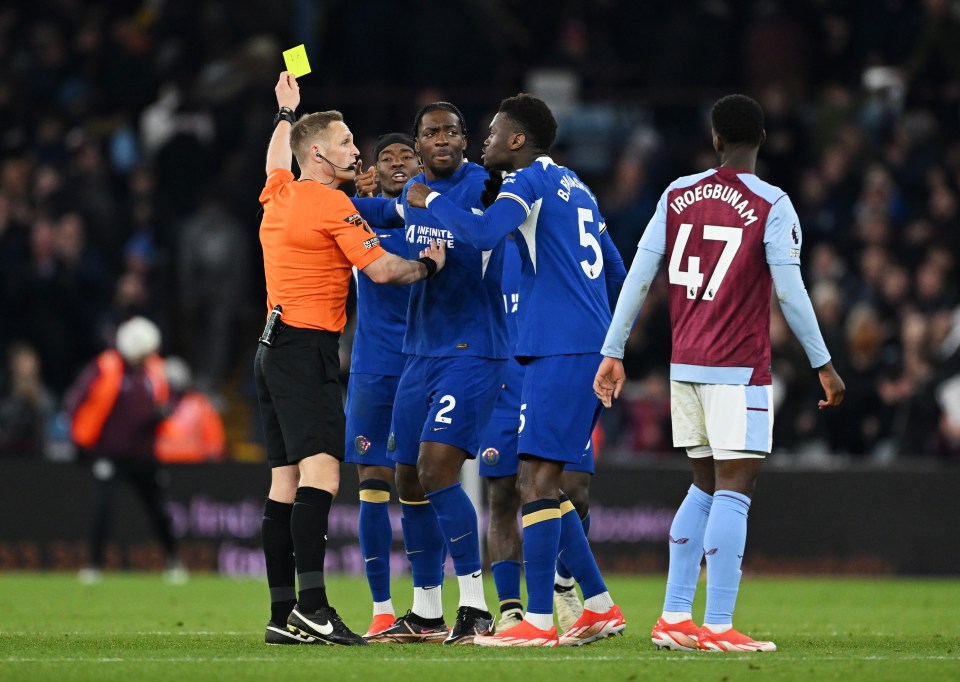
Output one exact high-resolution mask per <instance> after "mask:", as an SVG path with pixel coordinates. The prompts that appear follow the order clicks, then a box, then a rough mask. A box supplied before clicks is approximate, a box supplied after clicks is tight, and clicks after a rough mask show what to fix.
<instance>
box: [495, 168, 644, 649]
mask: <svg viewBox="0 0 960 682" xmlns="http://www.w3.org/2000/svg"><path fill="white" fill-rule="evenodd" d="M491 177H493V178H495V180H494V182H493V184H492V185H491V183H488V188H489V190H490V193H491V194H492V197H491V199H492V198H495V197H496V195H497V190H498V189H499V187H500V182H499V181H500V179H501V174H500V172H499V171H497V172H495V174H492V176H491ZM491 203H492V201H491ZM600 246H601V248H602V250H603V260H604V270H603V272H604V276H605V277H606V282H607V294H608V297H609V299H610V304H611V308H612V307H613V304H614V302H615V301H616V298H617V295H618V293H619V287H620V284H622V283H623V280H624V278H625V277H626V274H627V273H626V269H625V268H624V265H623V259H622V258H620V253H619V252H618V251H617V249H616V246H614V244H613V240H612V239H611V238H610V237H609V234H608V233H607V232H604V233H603V236H602V237H601V239H600ZM501 282H502V289H503V305H504V311H505V312H506V313H507V332H508V335H509V346H510V348H511V349H514V348H516V345H517V311H518V309H519V307H520V306H521V305H523V302H522V301H521V300H520V252H519V250H518V249H517V246H516V240H515V239H514V238H513V237H512V236H508V237H507V248H506V251H505V252H504V257H503V279H502V280H501ZM522 385H523V365H521V364H520V363H519V362H517V359H516V358H510V359H509V360H507V370H506V372H505V373H504V378H503V383H502V384H501V386H500V393H499V394H498V396H497V403H496V405H495V406H494V408H493V414H492V415H491V417H490V423H489V424H487V427H486V429H485V430H484V434H483V437H482V439H481V441H480V456H479V459H480V476H481V477H483V478H484V479H485V480H486V482H487V486H486V487H487V508H488V510H489V524H488V526H487V552H488V555H489V558H490V569H491V571H492V573H493V582H494V585H495V586H496V589H497V598H498V600H499V603H500V620H499V621H498V622H497V631H498V632H502V631H504V630H507V629H509V628H511V627H513V626H514V625H517V624H518V623H519V622H520V621H521V620H522V619H523V604H522V603H521V601H520V567H521V559H522V556H521V552H522V550H521V547H522V544H521V538H520V531H519V528H518V526H517V512H518V511H519V510H520V493H519V491H518V490H517V470H518V469H519V464H520V460H519V459H518V457H517V437H518V433H517V431H518V429H519V427H520V404H521V402H520V388H521V386H522ZM593 473H594V450H593V441H592V439H591V440H589V441H587V447H586V449H585V451H584V453H583V457H582V458H581V460H580V462H579V463H577V464H567V465H565V467H564V470H563V478H562V479H561V485H560V487H561V489H562V490H563V491H564V493H565V494H566V495H567V496H568V497H569V499H570V501H571V502H572V503H573V505H574V507H575V508H576V511H577V514H578V516H579V517H580V521H581V523H582V524H583V530H584V533H587V532H588V530H589V527H590V516H589V490H590V478H591V476H592V475H593ZM553 605H554V611H555V612H556V615H557V623H558V625H559V626H560V629H561V630H562V631H566V630H568V629H569V628H570V627H571V626H572V625H573V624H574V623H575V622H576V620H577V619H578V618H579V617H580V615H581V614H582V613H583V605H582V604H581V603H580V598H579V597H578V596H577V591H576V588H575V584H574V580H573V577H572V576H571V575H570V573H569V571H567V569H566V567H565V566H564V564H563V561H562V560H559V561H558V562H557V576H556V579H555V584H554V592H553Z"/></svg>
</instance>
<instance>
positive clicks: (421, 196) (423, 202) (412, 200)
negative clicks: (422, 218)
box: [407, 182, 433, 208]
mask: <svg viewBox="0 0 960 682" xmlns="http://www.w3.org/2000/svg"><path fill="white" fill-rule="evenodd" d="M432 191H433V190H431V189H430V188H429V187H427V186H426V185H424V184H423V183H422V182H415V183H413V184H412V185H410V189H408V190H407V203H408V204H409V205H410V206H413V207H414V208H426V207H427V197H428V196H430V192H432Z"/></svg>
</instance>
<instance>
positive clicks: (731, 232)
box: [667, 223, 743, 301]
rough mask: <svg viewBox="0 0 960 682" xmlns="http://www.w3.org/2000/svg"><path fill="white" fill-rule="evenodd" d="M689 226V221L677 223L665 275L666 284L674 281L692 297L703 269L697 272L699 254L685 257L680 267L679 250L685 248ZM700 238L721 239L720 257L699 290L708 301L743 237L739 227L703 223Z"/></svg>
mask: <svg viewBox="0 0 960 682" xmlns="http://www.w3.org/2000/svg"><path fill="white" fill-rule="evenodd" d="M691 230H693V224H692V223H681V224H680V229H679V230H678V231H677V242H676V243H675V244H674V245H673V253H672V254H671V255H670V265H669V267H668V270H667V272H668V275H669V278H670V284H678V285H680V286H682V287H686V289H687V298H689V299H695V298H696V297H697V292H698V291H699V289H700V287H702V286H703V273H702V272H700V257H699V256H690V257H689V258H688V259H687V269H686V270H682V269H681V263H682V260H683V252H684V251H685V250H686V248H687V240H688V239H690V231H691ZM703 238H704V239H710V240H713V241H721V242H725V244H724V245H723V253H721V254H720V260H718V261H717V266H716V267H715V268H714V270H713V274H712V275H711V276H710V281H709V282H707V290H706V291H705V292H704V293H703V299H702V300H704V301H712V300H713V299H714V297H715V296H716V295H717V291H719V289H720V285H721V284H722V283H723V278H724V277H726V275H727V270H729V269H730V264H731V263H732V262H733V258H734V256H736V255H737V251H738V250H739V248H740V242H741V240H742V239H743V229H742V228H739V227H723V226H722V225H704V226H703Z"/></svg>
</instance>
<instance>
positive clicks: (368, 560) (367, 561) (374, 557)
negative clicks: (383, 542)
mask: <svg viewBox="0 0 960 682" xmlns="http://www.w3.org/2000/svg"><path fill="white" fill-rule="evenodd" d="M420 551H423V550H420ZM379 558H380V557H378V556H372V557H370V558H369V559H364V561H365V562H366V563H368V564H369V563H370V562H371V561H373V560H374V559H379Z"/></svg>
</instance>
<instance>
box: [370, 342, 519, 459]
mask: <svg viewBox="0 0 960 682" xmlns="http://www.w3.org/2000/svg"><path fill="white" fill-rule="evenodd" d="M505 364H506V361H505V360H492V359H490V358H477V357H471V356H459V357H449V358H429V357H421V356H416V355H414V356H411V357H410V358H409V359H408V360H407V364H406V366H404V368H403V374H402V375H401V377H400V384H399V386H398V387H397V398H396V402H395V404H394V408H393V422H392V424H391V427H390V431H391V434H390V437H389V439H388V441H387V452H388V456H389V457H390V459H391V460H393V461H394V462H399V463H401V464H407V465H410V466H416V464H417V457H418V456H419V453H420V443H421V442H422V441H429V442H436V443H445V444H447V445H452V446H454V447H457V448H460V449H461V450H463V451H465V452H466V453H467V456H468V457H470V458H473V457H476V454H477V449H478V448H479V447H480V436H481V433H482V431H483V428H484V427H485V426H486V425H487V423H488V422H489V421H490V415H491V412H492V411H493V405H494V403H495V402H496V399H497V394H498V393H499V391H500V386H501V384H502V374H503V370H504V365H505Z"/></svg>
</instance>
